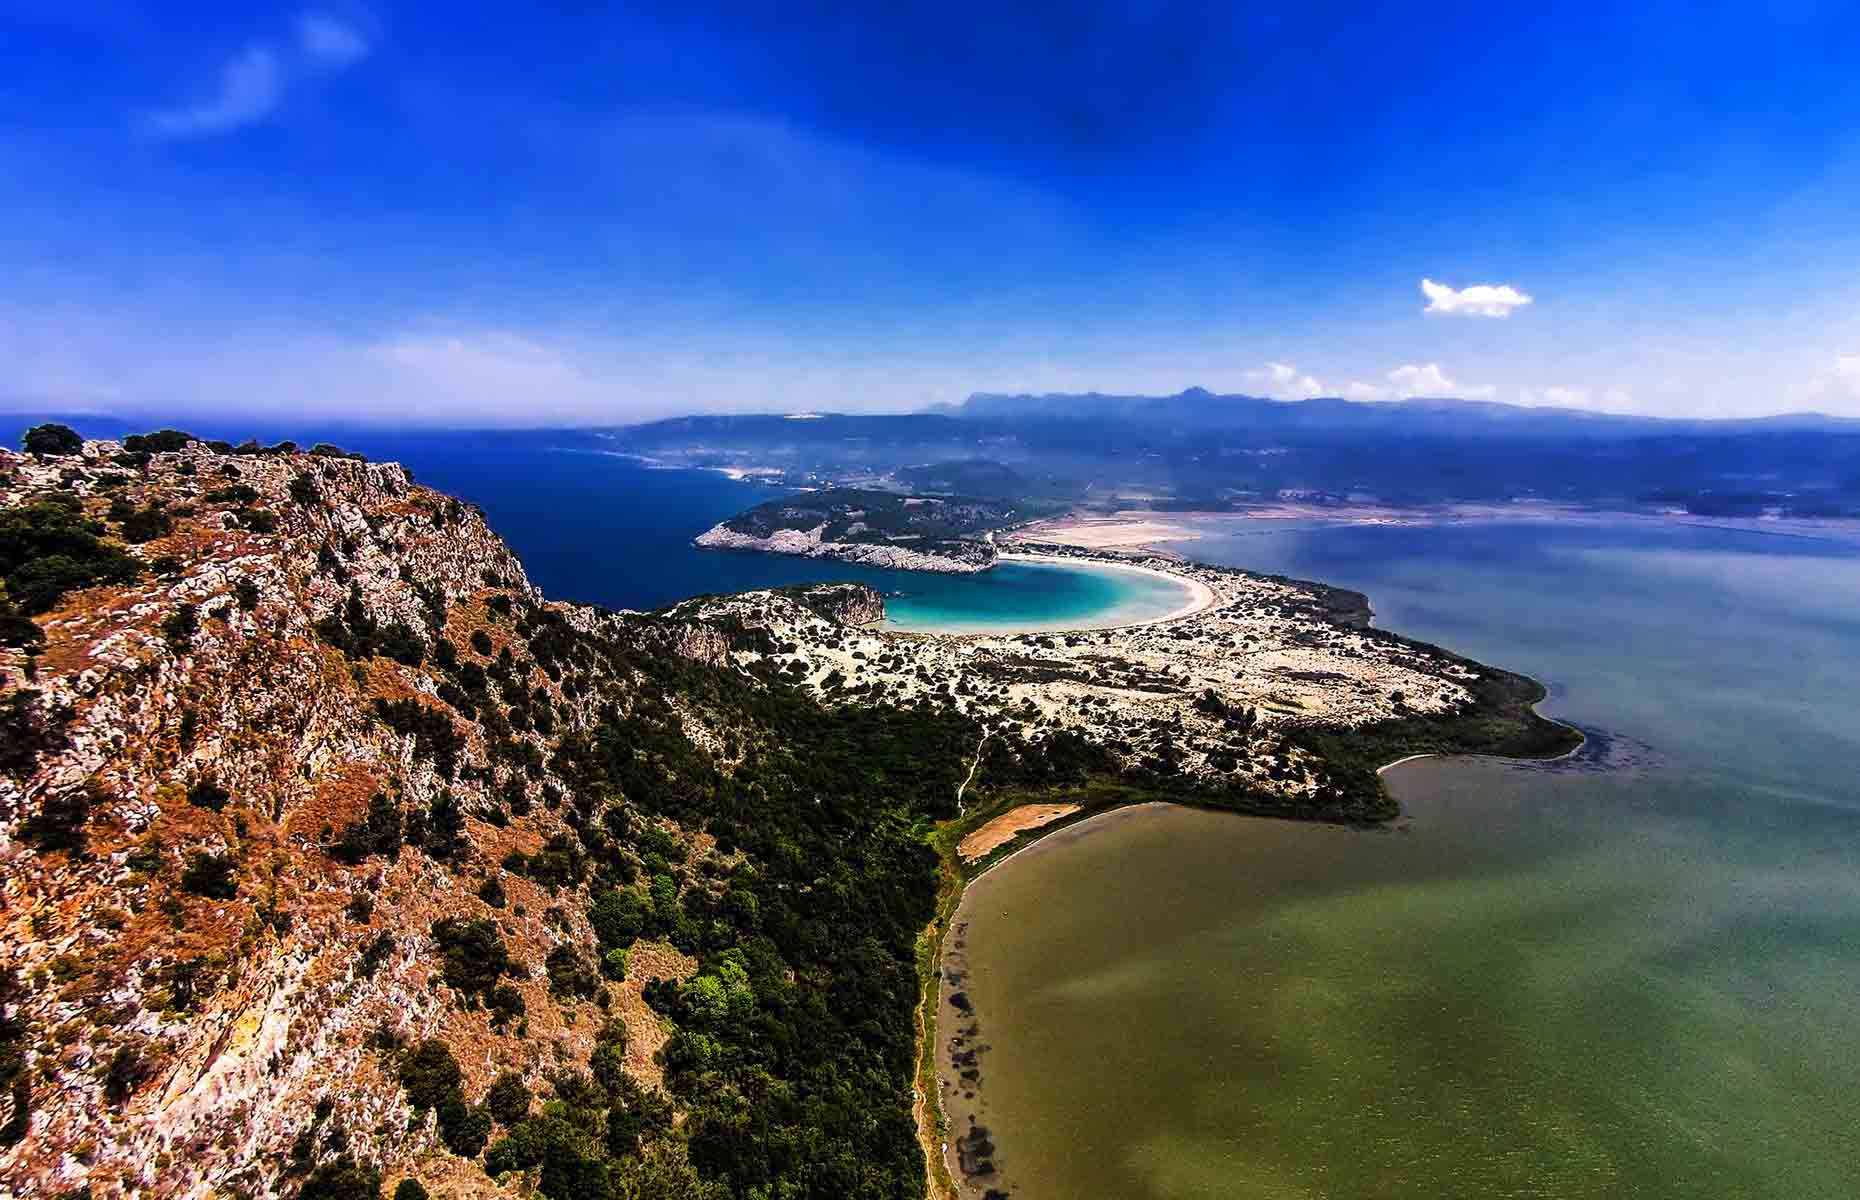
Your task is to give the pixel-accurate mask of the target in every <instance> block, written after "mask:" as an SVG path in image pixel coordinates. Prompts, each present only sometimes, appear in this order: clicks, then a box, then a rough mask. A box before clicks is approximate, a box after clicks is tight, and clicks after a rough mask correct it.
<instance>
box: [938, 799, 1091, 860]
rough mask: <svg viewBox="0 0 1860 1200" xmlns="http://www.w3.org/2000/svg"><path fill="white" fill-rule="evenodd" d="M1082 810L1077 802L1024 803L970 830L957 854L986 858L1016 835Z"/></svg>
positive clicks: (967, 858)
mask: <svg viewBox="0 0 1860 1200" xmlns="http://www.w3.org/2000/svg"><path fill="white" fill-rule="evenodd" d="M1078 810H1079V806H1078V805H1076V804H1023V805H1021V806H1020V807H1019V808H1011V809H1009V810H1008V811H1007V812H1004V813H1002V814H1001V815H1000V816H998V817H996V818H995V819H994V820H992V821H990V822H988V823H987V824H986V825H983V826H981V827H980V828H978V829H972V830H970V831H969V833H968V836H966V837H964V838H963V839H962V841H960V842H958V843H957V844H956V853H957V854H959V855H961V856H962V858H963V860H964V861H965V862H974V861H975V860H976V859H978V858H986V857H987V856H988V854H989V853H990V852H991V851H993V850H995V849H996V848H997V847H1000V846H1005V845H1007V844H1008V843H1009V842H1011V841H1013V840H1014V838H1015V836H1016V835H1018V834H1022V833H1025V832H1026V831H1027V830H1029V829H1038V828H1039V827H1040V826H1042V825H1049V824H1051V823H1052V822H1054V821H1057V820H1058V819H1059V818H1061V817H1069V816H1071V815H1072V814H1073V813H1075V812H1077V811H1078Z"/></svg>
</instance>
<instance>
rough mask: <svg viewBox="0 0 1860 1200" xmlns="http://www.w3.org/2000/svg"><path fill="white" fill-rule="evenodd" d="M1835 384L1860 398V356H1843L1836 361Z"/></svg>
mask: <svg viewBox="0 0 1860 1200" xmlns="http://www.w3.org/2000/svg"><path fill="white" fill-rule="evenodd" d="M1834 382H1835V384H1836V385H1837V386H1839V387H1842V388H1845V389H1846V390H1847V391H1849V392H1852V393H1853V394H1854V395H1856V396H1860V354H1843V355H1841V356H1839V357H1838V358H1836V359H1835V360H1834Z"/></svg>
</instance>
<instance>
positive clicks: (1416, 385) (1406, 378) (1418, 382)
mask: <svg viewBox="0 0 1860 1200" xmlns="http://www.w3.org/2000/svg"><path fill="white" fill-rule="evenodd" d="M1388 381H1389V383H1390V385H1391V387H1390V391H1391V392H1392V393H1393V394H1394V395H1396V396H1426V397H1429V398H1431V399H1438V398H1441V397H1455V398H1458V399H1462V400H1483V399H1486V398H1488V397H1490V396H1491V395H1492V393H1493V392H1495V391H1497V390H1498V389H1496V388H1493V387H1490V386H1485V387H1473V386H1470V385H1468V384H1464V383H1455V382H1454V381H1453V380H1451V379H1449V378H1447V373H1446V372H1445V371H1442V370H1441V369H1440V364H1439V363H1404V364H1403V365H1402V366H1399V367H1396V368H1395V369H1394V370H1393V371H1390V372H1389V373H1388Z"/></svg>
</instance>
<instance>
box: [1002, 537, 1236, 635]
mask: <svg viewBox="0 0 1860 1200" xmlns="http://www.w3.org/2000/svg"><path fill="white" fill-rule="evenodd" d="M998 559H999V561H1001V562H1025V563H1039V564H1043V565H1046V566H1057V567H1091V568H1094V569H1098V570H1104V571H1129V572H1133V573H1135V574H1138V575H1148V576H1151V577H1152V578H1156V579H1166V580H1168V581H1169V582H1170V583H1173V584H1176V585H1178V586H1180V587H1183V588H1186V589H1187V590H1188V598H1187V599H1186V600H1184V601H1183V602H1182V604H1181V605H1180V606H1179V607H1177V608H1173V609H1171V610H1170V611H1168V612H1166V613H1163V614H1162V615H1160V616H1154V617H1134V618H1131V617H1124V618H1120V617H1111V618H1108V619H1106V620H1102V621H1082V622H1080V623H1079V624H1077V625H1068V626H1067V627H1066V628H1069V629H1122V628H1125V627H1128V626H1132V625H1161V624H1163V623H1165V622H1168V621H1179V620H1181V619H1182V618H1183V617H1192V616H1194V615H1195V614H1196V613H1198V612H1202V611H1204V610H1206V609H1209V608H1212V607H1214V603H1215V601H1216V600H1217V599H1218V597H1217V596H1215V594H1214V589H1213V588H1211V587H1209V586H1208V585H1207V584H1205V583H1203V582H1201V581H1200V580H1199V579H1190V578H1189V577H1188V576H1186V575H1177V574H1176V573H1175V572H1173V571H1160V570H1157V569H1156V568H1155V567H1142V566H1138V565H1137V564H1135V563H1121V562H1106V561H1105V560H1103V559H1100V558H1075V557H1071V556H1069V555H1064V554H1027V553H1025V552H1021V551H1006V552H1003V553H1002V554H1000V555H999V556H998Z"/></svg>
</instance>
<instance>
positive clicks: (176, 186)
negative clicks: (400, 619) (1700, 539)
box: [0, 0, 1860, 425]
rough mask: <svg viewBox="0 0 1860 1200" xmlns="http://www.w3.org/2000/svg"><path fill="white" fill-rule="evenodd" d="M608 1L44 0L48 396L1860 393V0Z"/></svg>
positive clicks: (639, 404) (588, 405) (10, 271)
mask: <svg viewBox="0 0 1860 1200" xmlns="http://www.w3.org/2000/svg"><path fill="white" fill-rule="evenodd" d="M607 7H608V6H604V5H540V6H519V5H508V6H495V7H479V6H475V5H471V4H456V5H450V6H446V7H445V8H443V9H440V8H426V7H419V8H416V7H411V6H394V5H387V4H373V5H369V6H367V7H360V6H350V5H346V4H328V5H316V6H311V7H303V6H287V7H277V8H268V7H264V6H261V5H226V6H223V7H219V6H205V5H166V6H154V5H149V6H144V5H136V4H126V3H111V2H110V0H90V2H87V3H84V4H71V3H69V2H68V0H62V2H60V0H24V2H16V0H0V407H6V408H12V409H15V410H20V409H28V408H31V409H44V408H66V409H92V410H99V411H113V412H119V413H126V414H127V413H135V414H143V413H147V414H153V415H160V416H164V417H169V416H171V417H173V418H174V419H177V420H179V419H184V418H185V417H186V416H187V415H189V414H191V413H206V412H210V413H214V414H237V413H240V412H244V411H252V412H257V413H262V414H265V415H267V416H274V415H276V414H278V413H280V412H294V413H295V412H301V413H305V414H310V415H314V416H315V417H317V418H318V419H323V420H343V421H361V422H372V423H389V424H436V425H487V424H493V425H494V424H545V423H556V422H595V421H624V420H631V419H638V418H642V417H649V416H657V415H663V414H666V413H673V412H683V411H693V410H775V411H781V410H792V409H800V408H833V409H842V410H852V409H911V408H918V407H921V406H923V405H926V404H929V403H934V402H939V401H950V400H957V399H960V398H961V397H962V396H964V395H966V394H967V393H969V392H970V391H975V390H989V391H1008V390H1012V391H1019V390H1032V391H1057V390H1088V389H1094V388H1095V389H1098V390H1104V391H1129V392H1139V391H1140V392H1158V393H1160V392H1173V391H1177V390H1180V389H1181V388H1184V387H1187V386H1190V385H1195V384H1198V385H1201V386H1205V387H1208V388H1211V389H1214V390H1216V391H1245V392H1251V393H1254V394H1267V395H1274V396H1282V397H1288V398H1289V397H1295V396H1301V395H1305V394H1312V393H1322V394H1330V395H1350V396H1357V397H1361V398H1365V399H1376V398H1389V397H1394V396H1399V395H1406V394H1423V395H1440V394H1449V395H1463V396H1479V397H1491V398H1495V399H1499V400H1507V401H1515V402H1524V403H1563V404H1573V405H1579V406H1587V407H1598V408H1609V409H1616V410H1622V411H1635V412H1647V413H1658V414H1697V415H1730V414H1751V413H1767V412H1779V411H1793V410H1801V409H1808V408H1814V409H1821V410H1823V411H1828V412H1837V413H1847V414H1855V415H1860V82H1857V80H1860V77H1857V76H1856V71H1857V70H1860V5H1855V4H1853V3H1851V2H1849V3H1836V4H1817V3H1788V2H1785V3H1772V4H1765V5H1755V4H1751V5H1709V4H1700V3H1696V2H1694V3H1686V4H1660V3H1654V4H1637V5H1630V6H1617V5H1606V6H1604V5H1592V6H1581V5H1561V6H1540V8H1541V9H1542V11H1532V12H1530V13H1528V14H1523V15H1520V14H1519V13H1518V12H1515V11H1512V9H1513V6H1493V5H1456V4H1433V5H1425V6H1394V5H1363V6H1356V5H1344V4H1325V3H1305V4H1300V5H1295V6H1285V7H1282V8H1281V7H1277V6H1272V7H1268V6H1255V7H1247V6H1243V5H1237V4H1216V5H1205V6H1203V5H1186V4H1168V3H1148V4H1107V5H1098V4H1069V5H1048V4H1033V5H1021V6H1012V5H1001V4H998V3H995V4H986V5H976V6H974V7H973V8H968V7H965V6H964V5H962V4H960V3H953V2H952V3H937V4H928V3H923V4H919V3H913V2H901V3H894V4H890V5H846V4H834V3H814V2H812V0H791V2H790V3H787V4H783V5H767V4H744V5H735V4H709V3H702V2H692V0H686V2H684V3H679V4H666V5H662V6H661V5H638V6H634V7H632V8H630V9H629V10H627V11H624V12H609V11H604V10H605V9H606V8H607ZM529 9H535V10H538V11H534V12H532V11H528V10H529ZM545 9H546V10H558V11H550V12H546V13H545V12H542V11H540V10H545ZM1423 281H1429V283H1430V284H1431V285H1432V286H1430V287H1428V288H1425V289H1424V286H1423ZM1469 289H1470V290H1469Z"/></svg>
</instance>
